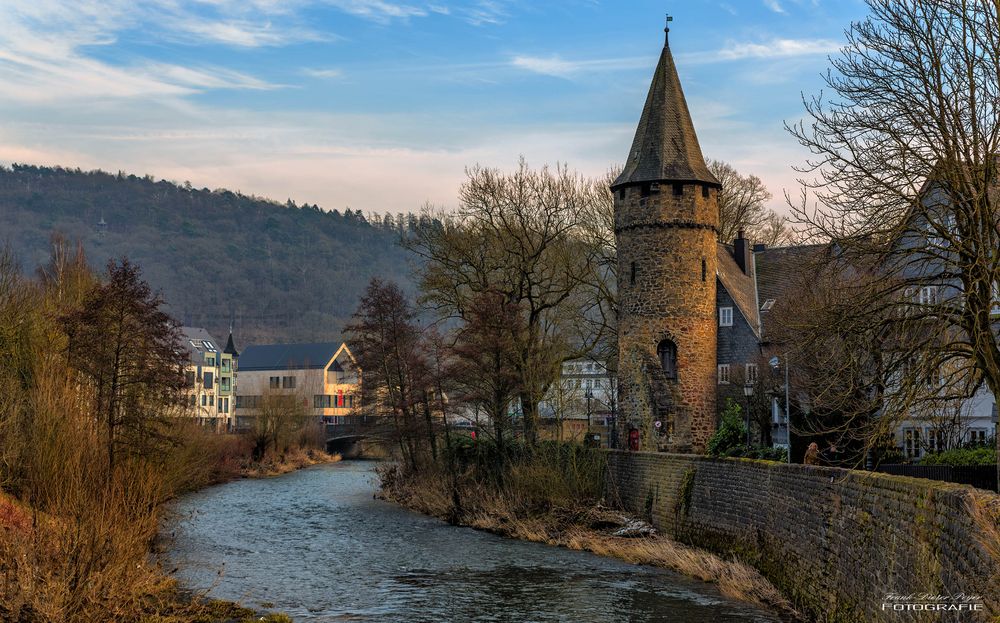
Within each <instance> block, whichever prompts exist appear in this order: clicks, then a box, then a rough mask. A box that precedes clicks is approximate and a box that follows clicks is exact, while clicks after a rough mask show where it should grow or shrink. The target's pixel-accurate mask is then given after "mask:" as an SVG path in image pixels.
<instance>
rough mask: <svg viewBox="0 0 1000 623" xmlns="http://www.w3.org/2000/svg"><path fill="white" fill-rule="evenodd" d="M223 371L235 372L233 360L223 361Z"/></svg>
mask: <svg viewBox="0 0 1000 623" xmlns="http://www.w3.org/2000/svg"><path fill="white" fill-rule="evenodd" d="M222 371H223V372H232V371H233V360H232V359H223V360H222Z"/></svg>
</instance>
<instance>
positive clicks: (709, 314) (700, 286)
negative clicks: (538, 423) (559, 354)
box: [611, 28, 721, 452]
mask: <svg viewBox="0 0 1000 623" xmlns="http://www.w3.org/2000/svg"><path fill="white" fill-rule="evenodd" d="M666 32H667V35H668V37H669V32H670V29H669V28H667V29H666ZM720 188H721V185H720V184H719V181H718V180H717V179H715V176H713V175H712V173H711V172H710V171H709V170H708V167H707V166H705V158H704V157H703V156H702V154H701V147H700V146H699V145H698V137H697V136H696V135H695V132H694V125H693V124H692V123H691V115H690V113H689V112H688V107H687V102H685V100H684V92H683V91H682V90H681V83H680V79H679V78H678V77H677V69H676V67H675V66H674V59H673V56H671V54H670V45H669V38H668V39H667V40H666V41H665V42H664V46H663V51H662V52H661V54H660V62H659V63H658V64H657V66H656V72H655V73H654V74H653V83H652V85H650V87H649V95H647V96H646V105H645V108H643V111H642V117H641V118H640V119H639V127H638V128H637V129H636V132H635V139H634V140H633V142H632V150H631V151H630V152H629V154H628V159H627V161H626V164H625V169H624V170H623V171H622V174H621V175H620V176H618V179H616V180H615V182H614V183H613V184H612V185H611V190H612V192H613V193H614V198H615V199H614V200H615V238H616V240H617V244H618V295H619V306H620V307H619V317H618V355H619V367H618V387H619V392H620V404H621V414H622V417H623V420H624V423H625V424H626V425H627V424H633V425H635V426H636V427H637V428H639V430H640V440H641V444H642V449H644V450H654V449H656V448H657V447H661V448H666V449H668V450H670V451H674V452H701V451H703V450H704V448H705V444H706V443H707V441H708V438H709V437H710V436H711V435H712V433H713V432H714V431H715V423H716V405H715V396H716V340H717V330H718V327H717V325H718V323H717V321H716V317H715V316H716V305H715V279H716V262H717V259H716V252H717V251H716V249H717V245H716V231H717V230H718V227H719V207H718V192H719V189H720ZM657 421H659V422H660V427H659V428H656V427H654V423H655V422H657Z"/></svg>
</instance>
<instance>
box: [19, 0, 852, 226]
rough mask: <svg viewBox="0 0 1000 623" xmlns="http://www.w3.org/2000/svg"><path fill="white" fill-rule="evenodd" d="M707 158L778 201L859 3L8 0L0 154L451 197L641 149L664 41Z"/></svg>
mask: <svg viewBox="0 0 1000 623" xmlns="http://www.w3.org/2000/svg"><path fill="white" fill-rule="evenodd" d="M665 11H670V12H671V13H672V15H674V21H673V23H672V24H671V35H670V42H671V49H672V50H673V53H674V56H675V59H676V61H677V64H678V67H679V70H680V73H681V80H682V82H683V84H684V88H685V92H686V95H687V98H688V104H689V107H690V108H691V113H692V116H693V118H694V122H695V127H696V129H697V130H698V133H699V136H700V138H701V143H702V148H703V151H704V152H705V154H706V156H708V157H713V158H720V159H723V160H726V161H729V162H731V163H732V164H734V165H735V166H736V167H737V168H738V169H740V170H741V171H744V172H753V173H756V174H758V175H760V176H761V177H762V178H763V179H764V180H765V182H766V183H767V185H768V187H769V188H770V189H771V191H772V193H773V194H774V195H775V197H776V198H775V200H774V202H773V205H774V207H776V208H780V204H781V201H780V197H781V194H782V192H783V190H784V189H786V188H787V189H791V188H793V187H794V179H795V175H794V172H793V171H792V170H791V168H790V167H791V165H793V164H795V163H801V162H802V161H803V159H804V157H805V156H806V154H805V153H804V152H803V151H802V149H801V148H799V147H798V146H797V145H796V144H795V143H794V141H792V140H791V138H790V137H789V136H788V135H787V134H786V133H785V132H784V130H783V129H782V121H783V120H790V121H794V120H796V119H798V118H799V117H800V115H801V113H802V105H801V102H800V93H802V92H805V93H807V94H811V93H815V92H818V90H819V89H820V87H821V81H820V74H821V73H822V72H823V71H825V69H826V67H827V65H828V61H827V56H828V55H829V54H832V53H835V52H836V50H837V48H838V46H839V45H840V44H841V42H842V41H843V31H844V29H845V28H846V27H847V26H848V25H849V23H850V22H851V21H852V20H857V19H861V18H863V17H864V15H865V6H864V4H863V2H861V0H726V1H717V0H687V1H685V2H676V1H675V2H646V1H628V2H625V1H619V2H612V1H606V0H563V1H559V2H531V1H528V0H468V1H462V2H459V1H457V0H430V1H426V2H425V1H424V0H400V1H396V0H143V1H141V2H133V1H131V0H128V1H126V0H100V1H98V0H72V1H70V0H66V1H57V0H4V2H3V6H2V10H0V119H2V121H0V162H3V163H5V164H9V163H11V162H26V163H33V164H46V165H56V164H59V165H64V166H72V167H77V166H79V167H81V168H84V169H90V168H102V169H106V170H110V171H118V170H124V171H128V172H134V173H137V174H146V173H149V174H152V175H154V176H156V177H158V178H166V179H171V180H175V181H178V182H181V181H185V180H189V181H191V182H192V183H193V184H194V185H195V186H197V187H202V186H208V187H210V188H219V187H226V188H231V189H235V190H241V191H243V192H246V193H252V194H257V195H262V196H267V197H271V198H274V199H277V200H279V201H284V200H285V199H286V198H293V199H295V200H296V201H299V202H300V203H301V202H309V203H318V204H319V205H320V206H321V207H324V208H328V209H332V208H338V209H343V208H345V207H350V208H352V209H362V210H364V211H366V212H367V211H369V210H372V211H380V212H384V211H390V212H397V211H409V210H414V211H415V210H418V209H419V208H420V206H421V205H422V204H424V203H425V202H430V203H433V204H436V205H439V206H442V207H453V206H454V205H455V197H456V191H457V188H458V185H459V184H460V183H461V181H462V179H463V176H464V173H463V170H464V167H465V166H467V165H472V164H475V163H481V164H485V165H490V166H499V167H504V168H510V167H513V166H515V164H516V162H517V159H518V157H519V156H520V155H524V156H525V157H526V158H527V160H528V161H529V163H531V164H532V165H540V164H542V163H555V162H557V161H558V162H563V163H567V164H569V166H570V167H572V168H575V169H578V170H580V171H582V172H583V173H585V174H588V175H598V174H600V173H602V172H603V171H605V170H606V169H607V168H608V167H609V166H611V165H612V164H614V163H620V162H621V161H622V160H623V159H624V156H625V154H626V153H627V151H628V148H629V144H630V142H631V138H632V133H633V132H634V130H635V124H636V122H637V121H638V117H639V113H640V110H641V107H642V103H643V100H644V98H645V94H646V90H647V88H648V85H649V80H650V77H651V75H652V71H653V67H654V65H655V63H656V60H657V57H658V54H659V51H660V48H661V46H662V41H663V32H662V28H663V16H664V12H665Z"/></svg>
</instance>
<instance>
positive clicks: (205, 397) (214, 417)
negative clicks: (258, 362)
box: [181, 327, 239, 432]
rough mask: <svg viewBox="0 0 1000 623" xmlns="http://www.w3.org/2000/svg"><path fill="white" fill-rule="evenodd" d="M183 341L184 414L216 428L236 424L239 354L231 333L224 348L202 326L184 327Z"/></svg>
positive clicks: (229, 427) (219, 428)
mask: <svg viewBox="0 0 1000 623" xmlns="http://www.w3.org/2000/svg"><path fill="white" fill-rule="evenodd" d="M181 344H182V346H183V347H184V349H185V350H186V351H187V354H188V363H187V365H186V366H185V368H184V388H183V390H182V404H183V407H184V413H185V414H186V415H187V416H189V417H193V418H196V419H197V421H198V422H199V423H200V424H203V425H205V426H208V427H210V428H213V429H215V430H217V431H220V432H222V431H228V430H232V429H233V425H234V424H235V420H234V414H233V406H234V404H233V402H234V401H233V396H234V391H235V388H236V365H237V364H236V362H237V358H238V356H239V353H238V352H237V351H236V347H235V346H234V344H233V334H232V333H231V332H230V334H229V340H228V342H227V344H226V346H225V348H223V349H220V348H219V343H218V341H217V340H216V339H215V338H214V337H212V335H211V334H210V333H209V332H208V331H206V330H205V329H202V328H200V327H181Z"/></svg>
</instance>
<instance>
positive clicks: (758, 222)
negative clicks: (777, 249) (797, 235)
mask: <svg viewBox="0 0 1000 623" xmlns="http://www.w3.org/2000/svg"><path fill="white" fill-rule="evenodd" d="M706 164H707V165H708V169H709V171H711V172H712V175H714V176H715V177H716V179H718V180H719V183H720V184H722V188H721V189H720V190H719V231H718V238H719V241H720V242H732V241H733V239H735V238H736V237H737V235H738V234H739V232H744V233H745V234H746V235H747V236H748V237H749V238H750V239H751V240H753V241H755V242H762V243H764V244H767V245H768V246H775V245H778V244H780V243H787V242H789V241H790V231H789V229H788V227H787V219H785V218H784V217H783V216H780V215H779V214H777V213H775V212H774V211H773V210H769V209H768V208H767V205H766V204H767V202H768V201H770V200H771V196H772V195H771V192H770V191H769V190H768V189H767V187H766V186H764V182H763V181H762V180H761V179H760V178H759V177H757V176H756V175H753V174H747V175H743V174H742V173H740V172H739V171H737V170H736V169H735V168H734V167H733V166H732V165H731V164H729V163H727V162H723V161H722V160H709V161H708V162H707V163H706Z"/></svg>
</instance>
